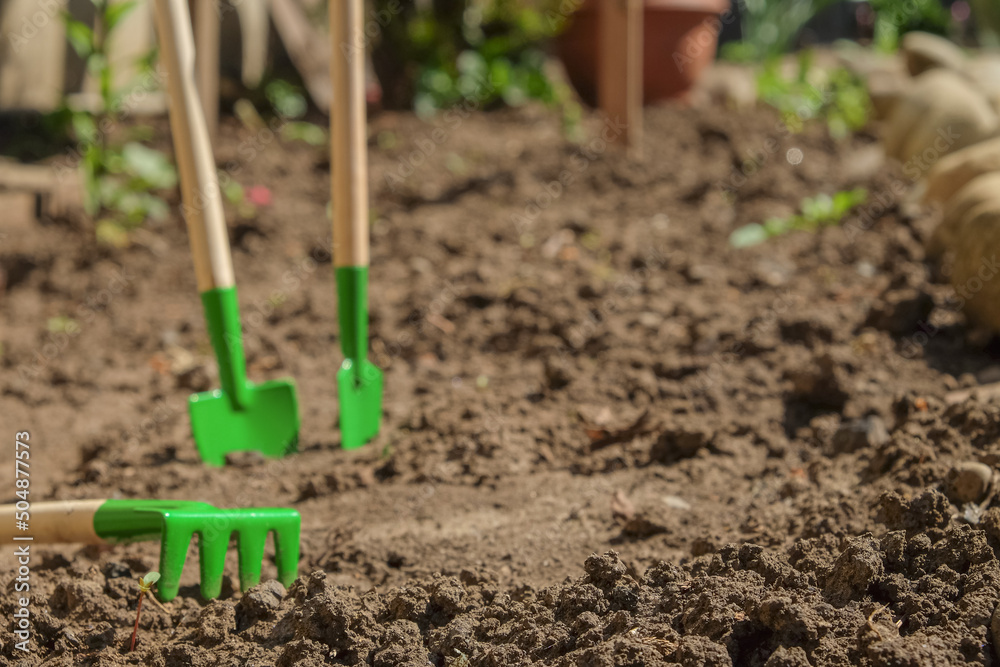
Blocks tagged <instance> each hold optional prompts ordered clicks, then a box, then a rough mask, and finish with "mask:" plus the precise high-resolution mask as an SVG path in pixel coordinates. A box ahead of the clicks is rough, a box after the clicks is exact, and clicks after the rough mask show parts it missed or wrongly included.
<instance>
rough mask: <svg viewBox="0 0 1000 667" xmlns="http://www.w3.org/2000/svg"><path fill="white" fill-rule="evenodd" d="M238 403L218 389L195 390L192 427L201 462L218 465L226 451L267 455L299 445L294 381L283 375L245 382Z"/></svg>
mask: <svg viewBox="0 0 1000 667" xmlns="http://www.w3.org/2000/svg"><path fill="white" fill-rule="evenodd" d="M243 397H244V400H243V401H242V402H241V403H242V404H241V407H240V408H238V409H237V408H235V407H234V405H233V403H234V402H233V401H232V400H230V397H229V396H227V395H226V393H225V392H224V391H222V390H221V389H216V390H214V391H204V392H201V393H198V394H193V395H192V396H191V398H190V399H189V401H188V408H189V410H188V412H189V413H190V415H191V430H192V432H193V433H194V442H195V445H196V446H197V448H198V454H199V455H200V456H201V459H202V461H204V462H205V463H208V464H209V465H216V466H221V465H223V464H225V462H226V454H229V453H230V452H242V451H250V450H253V451H259V452H261V453H263V454H264V455H265V456H268V457H271V458H280V457H282V456H285V455H286V454H289V453H291V452H294V451H295V450H296V447H297V445H298V436H299V409H298V403H297V401H296V398H295V385H294V384H293V383H292V382H289V381H287V380H272V381H270V382H264V383H262V384H253V383H251V382H247V389H246V392H245V393H244V395H243Z"/></svg>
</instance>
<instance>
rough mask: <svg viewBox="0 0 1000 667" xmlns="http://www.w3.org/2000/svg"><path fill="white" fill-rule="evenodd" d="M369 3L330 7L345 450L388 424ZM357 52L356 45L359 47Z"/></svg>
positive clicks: (347, 0)
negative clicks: (374, 208) (372, 297)
mask: <svg viewBox="0 0 1000 667" xmlns="http://www.w3.org/2000/svg"><path fill="white" fill-rule="evenodd" d="M363 12H364V2H363V1H362V0H339V1H338V2H332V3H330V35H331V39H332V41H333V44H335V45H338V44H339V45H342V46H341V47H335V48H333V49H331V50H330V53H331V56H330V69H331V71H332V73H333V99H334V100H335V102H334V104H333V105H332V108H331V113H330V143H331V145H330V153H331V155H332V157H333V163H332V167H333V168H332V169H331V172H332V186H333V187H332V191H333V264H334V269H335V275H336V280H337V315H338V319H339V321H340V346H341V350H342V351H343V353H344V362H343V364H341V367H340V370H339V371H337V392H338V395H339V398H340V433H341V446H342V447H343V448H344V449H355V448H357V447H361V446H362V445H364V444H365V443H366V442H368V441H369V440H370V439H372V438H373V437H374V436H375V434H376V433H378V428H379V422H380V421H381V420H382V371H380V370H379V369H378V367H377V366H375V364H373V363H371V362H370V361H368V359H367V351H368V159H367V154H366V150H367V149H366V143H367V142H366V137H367V132H366V129H365V71H364V67H365V62H364V43H365V41H364V33H363V32H362V21H363ZM352 47H355V48H352Z"/></svg>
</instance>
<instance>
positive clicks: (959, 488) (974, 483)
mask: <svg viewBox="0 0 1000 667" xmlns="http://www.w3.org/2000/svg"><path fill="white" fill-rule="evenodd" d="M992 479H993V468H991V467H990V466H988V465H986V464H985V463H979V462H977V461H966V462H964V463H959V464H958V465H956V466H955V467H954V468H952V469H951V470H950V471H948V477H947V478H946V480H945V481H946V482H947V489H948V498H949V499H951V500H952V501H954V502H956V503H958V504H960V505H961V504H964V503H975V502H979V501H980V500H982V499H983V498H984V497H985V496H986V492H987V491H988V490H989V488H990V481H991V480H992Z"/></svg>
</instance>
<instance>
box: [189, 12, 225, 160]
mask: <svg viewBox="0 0 1000 667" xmlns="http://www.w3.org/2000/svg"><path fill="white" fill-rule="evenodd" d="M189 11H191V13H192V14H191V16H192V22H193V23H194V41H195V54H196V56H197V57H196V58H195V63H196V66H197V68H198V97H199V98H200V99H201V104H202V111H203V112H204V114H205V127H206V128H207V129H208V138H209V141H211V142H213V143H214V142H215V137H216V134H217V133H218V129H219V37H220V36H219V31H220V29H221V25H220V24H221V21H220V16H219V11H220V10H219V0H194V1H193V2H191V3H190V4H189ZM209 145H211V144H209Z"/></svg>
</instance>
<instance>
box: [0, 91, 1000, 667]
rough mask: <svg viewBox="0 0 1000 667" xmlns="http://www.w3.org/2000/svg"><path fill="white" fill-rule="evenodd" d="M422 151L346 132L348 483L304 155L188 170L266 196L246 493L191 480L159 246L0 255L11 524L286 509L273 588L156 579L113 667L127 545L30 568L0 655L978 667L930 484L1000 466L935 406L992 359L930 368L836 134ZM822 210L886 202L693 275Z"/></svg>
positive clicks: (860, 143) (319, 238) (898, 269)
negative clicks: (361, 373) (280, 407)
mask: <svg viewBox="0 0 1000 667" xmlns="http://www.w3.org/2000/svg"><path fill="white" fill-rule="evenodd" d="M449 119H450V120H449ZM442 123H443V125H442V128H443V134H442V133H438V134H437V135H432V133H433V130H434V128H433V127H432V126H428V125H425V124H423V123H421V122H418V121H417V120H415V119H414V118H412V117H411V116H408V115H398V116H397V115H382V116H379V117H377V118H375V119H374V120H373V123H372V141H371V146H372V158H371V161H372V173H371V181H372V189H373V196H372V199H373V208H374V212H373V224H372V242H373V245H372V265H373V268H372V274H371V275H372V298H371V306H372V324H371V329H372V335H373V341H372V348H373V351H374V357H375V361H376V362H377V363H378V364H379V365H380V366H382V367H383V368H384V369H385V374H386V379H385V385H386V396H385V409H386V415H385V422H384V425H383V429H382V432H381V433H380V435H379V436H378V438H377V440H376V441H375V442H373V443H372V444H370V445H369V446H367V447H365V448H364V449H362V450H359V451H355V452H344V451H342V450H340V449H339V435H338V431H337V428H336V423H337V400H336V392H335V382H334V380H333V379H334V375H335V372H336V369H337V366H338V363H339V360H340V352H339V346H338V340H337V336H336V333H337V324H336V310H335V300H334V287H333V281H332V276H331V273H332V271H331V267H330V262H329V259H330V257H329V252H328V247H329V244H330V238H329V231H328V221H327V218H326V215H325V206H326V202H327V199H328V192H329V187H328V162H327V160H326V158H325V156H324V155H323V154H322V153H321V152H320V151H317V150H315V149H310V148H307V147H305V146H302V145H285V144H281V143H280V142H279V141H278V140H276V139H274V140H270V138H269V137H268V136H266V135H264V136H259V135H258V136H249V135H248V134H247V133H246V131H244V130H242V129H241V128H238V127H237V126H235V125H227V126H225V127H224V128H223V135H222V140H221V147H220V149H219V151H218V158H219V163H220V165H222V166H224V167H225V168H226V169H228V170H229V171H230V172H231V173H232V174H233V177H234V178H235V179H236V180H238V181H239V182H241V183H242V184H244V185H246V186H251V185H267V186H268V187H269V188H270V189H271V190H272V192H273V196H274V202H273V205H272V206H269V207H265V208H261V209H260V210H259V212H258V215H256V216H255V217H252V218H249V219H242V220H241V219H238V217H237V216H236V215H235V213H233V215H232V216H231V232H232V241H233V247H234V262H235V266H236V273H237V281H238V283H239V286H240V296H241V303H242V307H243V317H244V320H245V325H246V330H247V349H248V358H249V368H250V374H251V377H252V378H253V379H258V380H260V379H265V378H271V377H282V376H288V375H290V376H293V377H294V378H295V379H296V382H297V383H298V388H299V397H300V404H301V413H302V424H303V425H302V432H301V437H300V450H301V451H300V453H299V454H297V455H295V456H293V457H289V458H286V459H283V460H281V461H276V462H275V461H265V460H261V459H260V458H258V457H256V456H254V455H249V454H242V455H238V456H234V457H233V458H232V461H231V465H228V466H226V467H225V468H224V469H221V470H215V469H207V468H205V467H204V466H202V465H201V463H200V462H199V460H198V458H197V456H196V454H195V450H194V446H193V444H192V442H191V438H190V435H189V425H188V420H187V416H186V399H187V396H188V394H189V393H190V392H191V391H192V390H202V389H207V388H210V387H212V386H215V383H216V382H217V380H216V375H215V369H214V362H213V360H212V357H211V350H210V348H209V345H208V340H207V337H206V334H205V330H204V325H203V322H202V319H201V312H200V303H199V301H198V298H197V296H196V288H195V284H194V277H193V272H192V268H191V262H190V259H189V255H188V251H187V239H186V234H185V232H184V229H183V225H182V223H181V221H180V219H179V217H177V216H175V218H174V219H172V220H171V221H170V222H169V223H168V224H165V225H162V226H159V227H156V226H151V227H148V228H145V229H143V230H140V231H139V232H137V233H136V234H135V236H134V243H133V245H132V246H131V247H129V248H127V249H121V250H119V249H112V248H107V247H103V246H99V245H97V243H96V242H95V241H94V233H93V223H92V222H91V221H51V222H47V223H44V224H40V225H39V224H37V223H31V224H28V223H22V222H17V221H14V222H10V223H4V225H5V229H4V233H5V234H6V236H5V237H4V238H3V239H2V242H0V243H2V244H0V259H2V262H3V264H2V266H3V277H4V285H5V288H4V291H3V293H2V295H0V299H2V312H0V318H2V319H0V323H2V329H0V331H2V343H3V359H2V363H3V375H2V378H0V414H2V415H3V416H4V419H3V422H4V428H5V430H6V433H7V441H8V443H9V448H8V449H7V450H5V451H8V452H10V453H11V454H12V453H13V443H12V442H11V440H12V438H10V437H9V436H10V435H11V434H13V433H14V432H16V431H24V430H27V431H30V432H31V443H32V450H31V451H32V460H31V463H32V468H31V471H32V477H31V484H32V485H31V498H32V499H33V500H35V501H39V500H43V499H68V498H101V497H110V496H117V497H155V498H183V499H191V500H202V501H207V502H211V503H213V504H216V505H219V506H249V505H290V506H294V507H296V508H298V509H299V510H300V511H301V512H302V516H303V535H302V562H301V567H300V571H301V573H302V575H303V576H302V577H301V578H300V579H299V580H298V581H297V582H296V583H295V584H294V585H293V586H292V587H291V588H290V589H289V590H288V591H285V590H284V589H283V588H282V587H281V586H280V585H278V584H276V582H273V581H272V582H269V583H264V584H262V585H261V586H260V587H258V588H256V589H254V590H253V591H251V592H249V593H247V594H245V595H243V596H242V597H241V596H240V594H239V592H238V591H234V590H233V588H234V587H235V577H234V576H233V577H232V581H231V582H227V586H226V588H225V590H224V594H223V597H222V599H220V600H218V601H214V602H211V603H207V604H206V603H205V602H204V601H202V600H200V599H199V597H198V592H197V583H198V576H197V567H196V566H195V563H196V562H197V555H196V553H197V549H196V548H195V547H194V546H192V549H191V553H190V558H189V560H188V568H187V571H186V574H185V578H184V581H183V584H184V586H183V587H182V591H181V595H180V597H178V598H177V599H176V600H174V601H172V602H170V603H168V604H166V605H165V611H164V610H161V609H159V608H157V607H156V606H153V605H149V606H147V605H144V608H143V617H142V619H143V620H142V631H141V635H140V643H139V647H138V649H137V651H136V652H135V653H134V654H131V655H130V654H127V653H125V652H124V651H123V646H124V645H125V644H126V643H127V641H128V638H129V635H130V634H131V626H132V622H133V620H134V610H135V593H136V585H135V577H136V576H138V575H141V574H143V573H145V572H146V571H147V570H150V569H155V567H156V562H157V554H158V550H157V545H155V544H134V545H128V546H123V547H114V548H108V549H101V550H98V549H95V548H93V547H87V548H84V547H74V546H58V547H42V546H41V545H36V546H35V547H34V550H35V551H34V555H33V560H32V574H31V576H32V580H31V583H32V590H31V593H32V600H31V612H32V614H33V616H32V619H33V633H34V634H33V637H32V643H31V653H30V654H28V655H27V656H24V655H22V654H21V653H20V652H17V651H15V650H14V648H13V646H12V643H11V641H10V634H9V633H5V634H3V635H2V636H0V642H2V651H0V654H2V658H0V660H3V661H7V662H10V661H15V662H17V664H24V665H36V664H42V662H43V661H44V662H45V664H47V665H124V664H148V665H206V666H207V665H321V664H332V665H373V666H376V667H379V666H386V667H390V666H403V665H405V666H412V667H417V666H423V665H427V664H431V665H436V666H439V667H440V666H443V665H449V666H450V665H455V666H463V665H468V666H501V665H502V666H514V665H525V664H532V663H537V664H551V665H564V666H571V665H572V666H574V667H576V666H580V667H583V666H588V667H589V666H595V667H596V666H602V667H603V666H609V667H610V666H612V665H673V664H680V665H731V664H732V665H750V666H757V665H767V666H768V667H778V666H787V667H792V666H803V667H804V666H806V665H813V666H816V665H889V664H892V665H914V666H916V665H920V666H923V665H951V664H964V663H974V664H982V665H987V664H993V662H994V660H995V657H994V654H995V651H996V649H995V648H994V647H993V646H992V642H991V640H990V633H989V625H990V618H991V615H992V613H993V609H994V607H995V605H996V600H997V598H998V596H1000V561H998V559H997V555H996V554H997V551H996V550H997V549H998V548H1000V508H993V509H990V503H991V501H992V495H991V494H990V493H989V488H988V485H987V486H986V487H985V488H978V487H977V486H976V484H975V480H974V479H973V480H971V482H970V480H968V479H966V478H964V477H962V476H961V475H959V474H958V471H953V468H955V467H956V466H958V465H959V464H963V463H967V462H971V461H979V462H983V463H986V464H988V465H989V466H995V465H996V464H997V462H998V461H1000V446H998V444H997V437H998V435H1000V407H998V406H996V405H994V404H989V403H985V402H980V401H979V400H978V399H975V398H972V399H968V400H966V401H964V402H959V403H957V404H949V403H948V402H946V400H945V396H946V394H947V392H949V391H950V390H954V389H957V388H960V387H963V386H972V385H976V384H978V383H980V382H986V381H992V380H996V379H1000V373H998V372H997V368H998V367H997V366H996V365H995V364H996V363H997V362H996V361H995V357H994V356H993V353H994V352H995V350H993V349H992V348H989V347H987V348H985V349H984V348H982V347H975V346H974V345H973V344H972V343H970V342H968V341H967V339H966V330H965V327H964V321H963V319H962V317H961V315H960V314H958V313H956V312H955V310H954V308H953V302H952V301H950V297H951V291H950V289H949V288H947V287H946V286H945V283H946V281H945V279H944V278H942V277H940V276H936V275H934V273H933V272H932V271H931V270H930V269H929V268H928V267H927V266H926V265H925V263H924V257H923V251H922V241H923V239H924V237H925V236H926V235H927V233H928V231H929V229H930V227H931V225H932V224H933V221H934V220H933V217H932V216H931V215H930V214H929V212H925V211H911V210H910V209H909V208H908V207H906V206H901V203H900V202H899V201H897V198H896V197H895V196H894V195H892V194H886V193H891V184H892V183H893V181H894V180H896V179H900V178H902V177H901V175H900V174H899V173H897V172H896V171H895V170H894V169H893V168H892V167H891V166H886V165H880V164H878V163H877V162H876V161H873V160H872V155H873V152H874V151H877V146H876V144H875V142H874V138H873V137H870V136H862V137H858V138H855V139H852V140H849V141H846V142H843V143H837V142H834V141H833V140H831V139H830V138H829V137H828V136H827V135H826V133H825V131H824V130H823V129H822V128H813V129H811V130H809V131H807V132H806V133H805V134H801V135H789V134H788V133H787V132H784V131H783V130H782V127H781V125H780V123H779V121H778V118H777V117H776V116H775V115H773V114H771V113H769V112H766V111H758V112H753V113H748V114H743V115H737V114H733V113H730V112H726V111H723V110H718V109H698V110H684V109H672V108H666V109H651V110H650V111H649V112H648V115H647V119H646V124H647V130H646V131H647V144H646V146H645V153H646V159H645V161H644V162H642V163H641V164H634V163H629V162H628V161H627V160H625V159H624V157H623V156H621V155H619V154H618V152H617V151H614V150H605V148H604V147H603V145H602V144H601V142H600V141H598V140H593V139H588V140H587V141H586V142H585V143H584V144H582V145H578V144H573V143H570V142H568V141H567V140H565V139H564V138H563V135H562V133H561V131H560V128H559V125H558V123H557V121H556V119H554V118H552V117H550V116H549V115H547V114H545V113H542V112H540V111H537V110H523V111H519V112H517V113H503V114H491V115H472V116H469V117H468V118H461V117H459V116H451V117H445V119H443V120H442ZM586 129H587V132H588V133H589V136H590V137H591V138H593V137H596V136H598V135H599V133H600V131H601V127H600V125H599V124H596V121H594V122H591V123H590V124H589V125H588V126H587V128H586ZM432 136H436V137H437V139H440V141H439V142H438V143H436V144H435V143H434V141H435V139H433V138H432ZM442 137H443V139H442ZM770 138H774V139H775V140H776V141H777V145H778V148H777V150H775V151H773V152H768V150H767V148H766V147H767V146H768V145H769V143H768V140H769V139H770ZM161 140H162V137H161ZM431 147H432V148H431ZM791 148H798V149H800V150H801V151H802V154H803V160H802V162H801V164H798V165H793V164H791V163H790V162H789V160H788V159H786V152H787V151H788V150H789V149H791ZM427 152H429V153H430V154H429V155H426V154H425V153H427ZM754 156H758V157H757V159H758V160H760V161H762V162H763V164H762V165H761V166H760V167H759V168H756V167H755V168H753V169H748V171H751V172H753V173H752V174H751V175H749V176H748V177H746V178H743V177H742V175H741V174H740V171H739V170H740V169H741V167H742V166H743V165H744V161H745V160H747V159H754ZM748 166H749V165H748ZM560 179H562V182H560ZM857 185H863V186H865V187H867V188H868V189H869V190H870V191H871V192H872V193H873V198H872V202H878V201H879V199H878V198H876V197H875V195H878V197H880V198H881V199H882V200H884V203H879V204H878V205H877V206H876V204H875V203H873V204H870V205H869V206H868V207H866V208H865V209H863V210H861V211H859V212H858V214H857V215H854V216H852V217H851V218H849V219H848V220H847V221H846V223H845V225H846V226H845V227H838V228H829V229H825V230H822V231H820V232H818V233H815V234H809V233H796V234H792V235H789V236H786V237H782V238H778V239H774V240H772V241H770V242H768V243H766V244H763V245H760V246H757V247H754V248H750V249H745V250H734V249H731V248H730V247H729V246H728V245H727V241H726V240H727V237H728V235H729V233H730V232H731V231H732V230H733V229H734V228H736V227H737V226H739V225H742V224H745V223H748V222H760V221H762V220H764V219H765V218H767V217H769V216H771V215H784V214H787V213H789V212H792V211H793V210H794V209H795V208H796V207H797V205H798V202H799V200H800V199H801V198H803V197H806V196H812V195H815V194H817V193H820V192H826V193H833V192H835V191H837V190H842V189H845V188H850V187H854V186H857ZM870 220H874V221H875V222H874V224H873V225H869V221H870ZM869 227H870V228H869ZM60 317H69V318H72V320H73V321H74V322H75V323H76V326H75V327H72V326H71V327H69V329H68V330H65V331H58V329H60V327H59V326H56V325H57V324H58V323H56V322H53V321H52V318H60ZM50 328H54V329H57V331H55V332H53V331H50ZM61 328H62V329H66V327H65V321H63V326H62V327H61ZM980 486H982V485H980ZM3 499H4V500H6V501H8V502H9V501H12V500H13V499H14V496H13V488H11V490H10V491H9V492H6V493H5V495H4V498H3ZM12 551H13V548H5V549H4V550H3V552H2V553H0V567H2V570H0V571H2V572H3V573H4V574H3V576H0V584H2V585H3V587H4V590H6V591H7V594H5V596H4V597H3V601H2V604H0V611H2V614H3V615H4V618H8V619H9V618H10V614H11V613H12V612H13V604H14V602H13V598H14V593H13V583H14V582H13V579H14V575H13V574H12V572H13V565H14V560H13V557H12ZM231 551H232V552H233V553H232V554H231V559H232V562H231V563H230V570H229V573H230V574H232V575H235V571H236V568H235V549H231ZM594 554H603V555H594ZM273 574H274V567H273V564H271V563H270V562H268V563H265V575H266V576H273Z"/></svg>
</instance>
